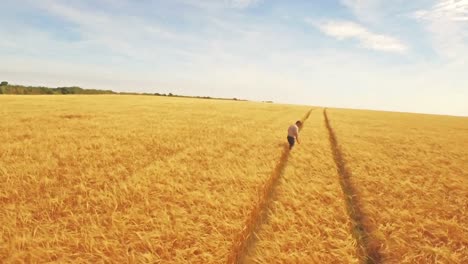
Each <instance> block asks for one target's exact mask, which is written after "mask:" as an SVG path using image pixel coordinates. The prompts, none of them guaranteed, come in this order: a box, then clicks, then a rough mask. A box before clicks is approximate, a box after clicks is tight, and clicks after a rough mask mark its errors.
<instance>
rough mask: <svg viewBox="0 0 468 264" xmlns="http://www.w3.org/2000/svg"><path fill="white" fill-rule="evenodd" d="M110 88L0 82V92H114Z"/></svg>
mask: <svg viewBox="0 0 468 264" xmlns="http://www.w3.org/2000/svg"><path fill="white" fill-rule="evenodd" d="M114 93H115V92H113V91H110V90H96V89H83V88H80V87H58V88H48V87H42V86H38V87H35V86H23V85H10V84H8V82H1V83H0V94H114Z"/></svg>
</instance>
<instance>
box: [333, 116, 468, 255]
mask: <svg viewBox="0 0 468 264" xmlns="http://www.w3.org/2000/svg"><path fill="white" fill-rule="evenodd" d="M329 116H330V119H331V123H332V126H333V128H335V131H336V135H337V138H338V141H339V144H340V146H341V149H342V150H343V152H344V155H345V159H346V161H347V166H348V168H349V169H350V171H351V173H352V177H351V181H352V183H353V185H354V186H355V188H356V190H357V192H358V196H359V199H360V205H361V206H362V209H363V213H364V214H366V216H367V220H368V223H365V224H367V225H369V227H370V230H371V239H372V240H374V242H378V243H380V251H381V253H382V254H383V257H384V261H385V263H467V262H468V228H467V223H468V214H467V209H468V119H467V118H457V117H447V116H431V115H415V114H405V113H385V112H373V111H354V110H330V111H329Z"/></svg>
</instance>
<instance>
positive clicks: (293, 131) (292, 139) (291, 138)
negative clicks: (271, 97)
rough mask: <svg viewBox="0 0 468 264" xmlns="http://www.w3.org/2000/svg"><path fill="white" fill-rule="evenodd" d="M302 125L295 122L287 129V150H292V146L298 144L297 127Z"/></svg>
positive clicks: (299, 122)
mask: <svg viewBox="0 0 468 264" xmlns="http://www.w3.org/2000/svg"><path fill="white" fill-rule="evenodd" d="M301 125H302V122H301V121H297V122H296V124H294V125H291V126H290V127H289V128H288V142H289V149H292V148H293V147H294V144H295V143H296V140H297V143H298V144H300V142H299V127H300V126H301Z"/></svg>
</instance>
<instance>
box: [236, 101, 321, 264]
mask: <svg viewBox="0 0 468 264" xmlns="http://www.w3.org/2000/svg"><path fill="white" fill-rule="evenodd" d="M312 110H313V109H311V110H309V111H308V112H307V113H306V114H305V116H304V117H303V118H302V119H301V121H302V124H303V125H304V123H305V121H306V120H307V119H308V118H309V116H310V113H311V112H312ZM300 129H302V127H301V128H300ZM288 158H289V146H288V145H285V147H284V149H283V152H282V154H281V157H280V159H279V161H278V163H277V164H276V166H275V169H274V170H273V172H272V173H271V175H270V177H269V178H268V180H267V181H266V182H265V183H264V184H263V187H262V188H261V190H262V191H261V192H260V193H259V196H258V197H257V200H256V202H255V204H254V206H253V208H252V210H251V211H250V214H249V215H248V217H247V219H246V221H245V223H244V226H243V229H242V231H241V232H240V233H239V234H238V235H237V236H236V238H235V239H234V243H233V246H232V248H231V250H230V253H229V256H228V259H227V263H229V264H231V263H239V261H241V260H242V258H243V257H244V255H245V252H247V246H248V245H249V244H251V243H250V242H251V240H252V238H253V233H254V231H255V230H257V229H258V227H259V226H260V225H261V224H262V222H263V220H264V219H263V218H264V215H265V212H266V209H267V208H268V204H269V203H270V202H271V198H272V196H273V193H274V190H275V189H276V186H277V185H278V180H279V178H280V177H281V175H282V174H283V171H284V168H285V167H286V165H287V163H288Z"/></svg>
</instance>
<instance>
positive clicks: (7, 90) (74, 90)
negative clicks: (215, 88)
mask: <svg viewBox="0 0 468 264" xmlns="http://www.w3.org/2000/svg"><path fill="white" fill-rule="evenodd" d="M0 94H31V95H39V94H122V95H150V96H170V97H182V98H198V99H215V100H234V101H245V100H242V99H237V98H216V97H210V96H186V95H176V94H173V93H168V94H164V93H135V92H120V93H117V92H114V91H111V90H97V89H83V88H81V87H77V86H72V87H57V88H49V87H44V86H24V85H16V84H15V85H12V84H9V83H8V82H6V81H3V82H1V83H0Z"/></svg>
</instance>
